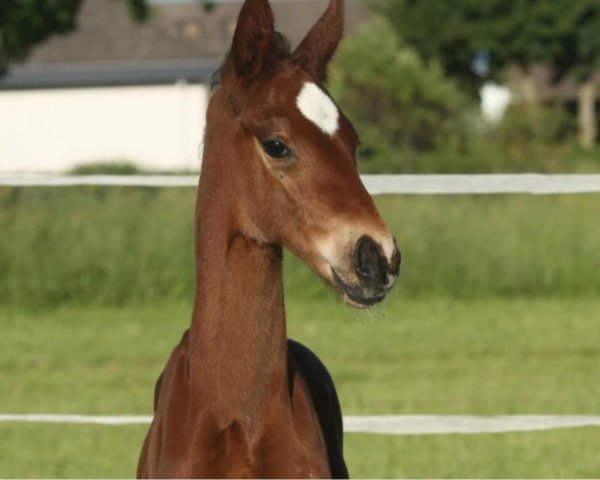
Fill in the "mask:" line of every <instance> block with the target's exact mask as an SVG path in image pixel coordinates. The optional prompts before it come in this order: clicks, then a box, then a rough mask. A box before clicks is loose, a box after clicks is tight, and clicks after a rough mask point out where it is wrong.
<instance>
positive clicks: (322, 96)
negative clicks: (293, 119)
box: [296, 82, 340, 135]
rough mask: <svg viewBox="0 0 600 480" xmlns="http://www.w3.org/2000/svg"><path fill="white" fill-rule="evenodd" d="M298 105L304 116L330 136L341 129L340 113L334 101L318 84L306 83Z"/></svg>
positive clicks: (297, 99) (301, 91) (299, 95)
mask: <svg viewBox="0 0 600 480" xmlns="http://www.w3.org/2000/svg"><path fill="white" fill-rule="evenodd" d="M296 105H297V106H298V108H299V109H300V111H301V112H302V114H303V115H304V116H305V117H306V118H308V119H309V120H310V121H311V122H313V123H314V124H315V125H316V126H317V127H319V128H320V129H321V130H323V131H324V132H325V133H327V134H328V135H333V134H334V133H335V132H336V130H337V129H338V127H339V118H340V112H339V111H338V108H337V107H336V106H335V103H333V100H331V98H329V97H328V96H327V94H326V93H325V92H324V91H323V90H321V89H320V88H319V87H318V86H317V85H316V84H314V83H312V82H306V83H305V84H304V86H303V87H302V89H301V90H300V93H299V94H298V98H296Z"/></svg>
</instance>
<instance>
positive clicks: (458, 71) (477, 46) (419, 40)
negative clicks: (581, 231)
mask: <svg viewBox="0 0 600 480" xmlns="http://www.w3.org/2000/svg"><path fill="white" fill-rule="evenodd" d="M372 4H373V7H374V8H375V9H376V10H377V11H380V12H382V13H383V14H385V15H386V17H387V18H389V19H390V21H391V22H392V24H393V25H394V27H395V28H396V29H397V31H398V32H399V34H400V35H401V36H402V38H404V39H405V40H406V41H407V42H408V43H409V44H411V45H412V46H414V48H416V49H417V50H418V51H419V53H420V54H421V55H422V56H423V57H424V58H425V59H433V58H435V59H437V60H438V61H440V62H441V64H442V65H443V66H444V69H445V71H446V72H447V73H449V74H450V75H453V76H456V77H458V78H460V79H461V81H462V82H464V83H466V84H469V85H471V86H474V85H475V84H476V83H475V82H476V77H475V74H474V73H473V71H472V69H471V62H472V60H473V58H474V56H475V55H476V54H477V53H478V52H481V51H486V52H488V53H489V59H490V67H491V69H490V75H491V76H492V77H493V76H499V75H501V73H502V70H503V68H504V67H506V66H507V65H509V64H518V65H520V66H521V67H523V69H524V70H526V71H527V69H529V68H530V67H531V66H532V65H534V64H537V63H545V64H547V65H549V66H550V67H551V68H552V69H553V72H554V75H555V79H556V80H558V79H561V78H564V77H565V76H572V77H573V78H575V79H577V80H578V81H579V84H580V100H579V116H580V136H581V141H582V143H583V144H584V145H587V146H590V145H591V144H593V141H594V139H595V137H596V135H597V133H596V132H597V129H596V126H595V119H594V102H595V98H596V92H595V91H594V86H593V84H592V83H591V81H590V79H591V76H592V74H593V73H594V72H595V71H597V70H598V69H599V68H600V34H599V33H598V32H600V2H599V1H598V0H552V1H550V0H443V1H440V0H377V1H375V0H372Z"/></svg>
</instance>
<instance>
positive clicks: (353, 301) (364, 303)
mask: <svg viewBox="0 0 600 480" xmlns="http://www.w3.org/2000/svg"><path fill="white" fill-rule="evenodd" d="M331 275H332V277H333V281H334V284H335V286H336V287H337V289H338V290H339V291H340V293H341V294H342V296H343V299H344V301H345V302H346V303H347V304H348V305H350V306H352V307H355V308H369V307H371V306H373V305H375V304H376V303H379V302H381V301H382V300H383V299H384V298H385V293H378V294H376V295H373V296H370V297H365V296H364V295H362V293H361V292H360V290H359V288H358V287H356V286H353V285H348V284H347V283H346V282H344V281H343V280H342V279H341V277H340V276H339V275H338V273H337V272H336V271H335V270H334V269H333V268H331Z"/></svg>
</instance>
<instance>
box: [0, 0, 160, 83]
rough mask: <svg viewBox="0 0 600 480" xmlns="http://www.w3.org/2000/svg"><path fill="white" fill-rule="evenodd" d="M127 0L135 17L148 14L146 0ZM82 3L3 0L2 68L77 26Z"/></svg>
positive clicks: (0, 6) (0, 14)
mask: <svg viewBox="0 0 600 480" xmlns="http://www.w3.org/2000/svg"><path fill="white" fill-rule="evenodd" d="M94 1H97V0H94ZM124 1H127V4H128V6H129V10H130V12H131V15H132V17H133V18H135V19H136V20H143V19H144V18H146V16H147V15H148V5H147V3H146V0H124ZM81 4H82V0H1V1H0V72H2V71H4V70H5V69H6V68H7V67H8V65H9V64H10V63H13V62H19V61H22V60H24V59H25V58H26V56H27V55H28V54H29V52H30V51H31V49H32V48H33V47H34V46H35V45H37V44H39V43H41V42H43V41H44V40H46V39H47V38H49V37H50V36H51V35H54V34H64V33H68V32H71V31H72V30H74V29H75V28H76V26H77V14H78V12H79V9H80V7H81Z"/></svg>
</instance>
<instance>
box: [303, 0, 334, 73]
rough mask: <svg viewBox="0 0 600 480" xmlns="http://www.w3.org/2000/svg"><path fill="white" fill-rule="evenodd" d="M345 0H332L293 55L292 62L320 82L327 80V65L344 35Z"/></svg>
mask: <svg viewBox="0 0 600 480" xmlns="http://www.w3.org/2000/svg"><path fill="white" fill-rule="evenodd" d="M343 3H344V2H343V0H330V2H329V6H328V7H327V10H325V13H324V14H323V16H322V17H321V18H319V20H318V21H317V23H315V25H314V26H313V27H312V28H311V29H310V31H309V32H308V34H307V35H306V37H304V40H302V42H300V45H298V48H296V50H295V51H294V53H293V54H292V61H293V62H294V63H296V64H297V65H300V66H301V67H303V68H304V69H305V70H308V71H309V72H310V73H312V74H313V75H314V76H315V77H317V78H318V79H319V80H320V81H322V82H324V81H325V80H326V79H327V65H328V64H329V62H330V61H331V59H332V57H333V54H334V53H335V51H336V49H337V46H338V44H339V43H340V40H341V39H342V35H343V33H344V5H343Z"/></svg>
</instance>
